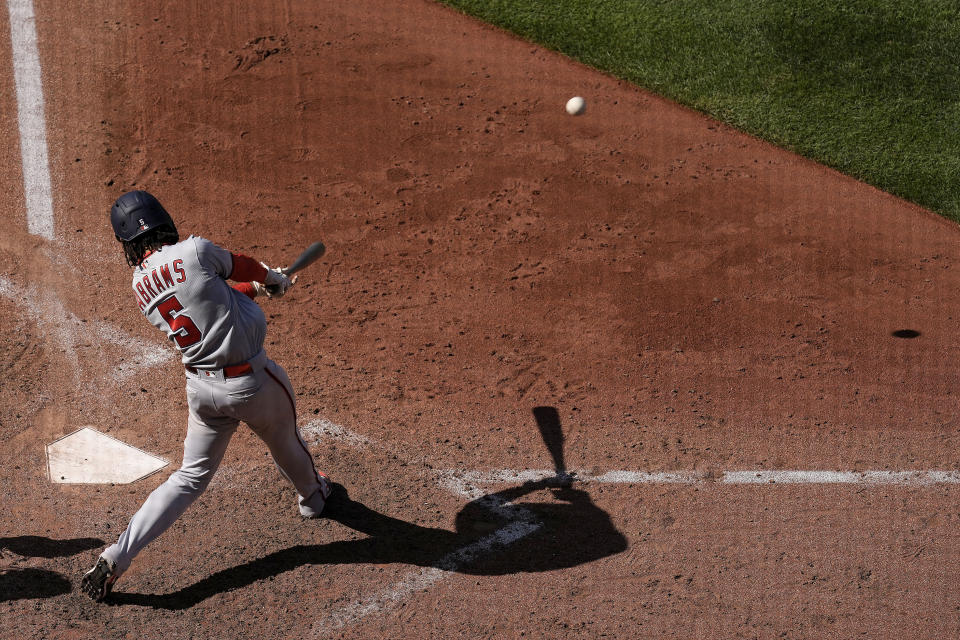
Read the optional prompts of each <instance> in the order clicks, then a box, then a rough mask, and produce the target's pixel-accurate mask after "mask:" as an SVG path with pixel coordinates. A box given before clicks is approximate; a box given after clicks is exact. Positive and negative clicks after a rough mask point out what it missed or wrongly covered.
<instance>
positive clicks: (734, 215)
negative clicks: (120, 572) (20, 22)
mask: <svg viewBox="0 0 960 640" xmlns="http://www.w3.org/2000/svg"><path fill="white" fill-rule="evenodd" d="M143 4H149V3H119V2H103V1H96V2H92V3H83V7H82V8H80V7H74V6H70V7H67V6H66V5H65V4H64V3H59V2H53V1H52V0H37V1H36V3H35V5H34V6H35V10H36V14H37V29H38V34H39V50H40V56H41V61H42V64H43V81H44V83H43V89H44V97H45V101H46V119H47V136H48V143H49V149H50V171H51V176H52V186H53V203H54V211H55V216H56V228H55V240H54V241H52V242H49V241H46V240H44V239H42V238H39V237H37V236H35V235H30V234H28V232H27V223H26V218H25V215H24V213H23V212H24V209H25V204H24V196H23V187H22V177H21V174H20V171H19V169H18V167H20V166H21V165H20V158H19V155H18V153H17V151H18V149H19V135H18V128H17V106H16V100H15V96H14V95H13V93H14V92H13V79H12V71H11V69H12V60H11V56H10V52H11V41H10V37H9V34H10V29H9V26H10V25H9V23H8V22H7V16H6V14H5V13H4V12H2V11H0V40H2V46H0V70H2V71H0V105H2V118H0V135H2V139H3V140H4V141H5V142H6V144H4V145H0V159H2V160H3V166H4V167H5V168H6V170H5V172H4V177H3V182H4V187H5V188H4V189H2V190H0V207H2V211H3V212H4V220H3V221H4V224H5V226H6V230H7V233H6V234H3V237H2V238H0V274H2V275H0V314H2V318H3V321H4V326H5V327H6V329H7V331H5V332H4V333H3V334H0V370H2V371H3V384H2V389H3V391H2V396H0V437H2V438H3V441H4V447H3V453H2V456H3V458H2V461H3V464H2V467H0V481H2V482H3V484H4V487H5V496H6V497H5V506H6V509H5V515H4V516H3V519H2V523H3V529H2V531H0V548H2V554H3V558H2V560H0V563H2V572H0V612H2V617H0V636H2V637H3V638H86V637H101V638H127V637H137V638H192V637H196V638H206V637H229V638H259V637H279V638H319V637H326V636H336V637H345V638H371V637H414V638H428V637H441V636H448V637H511V638H512V637H519V636H521V635H522V636H523V637H533V638H540V637H542V638H555V637H585V638H593V637H616V638H638V637H644V638H646V637H649V638H658V637H676V638H691V637H704V638H715V637H744V638H774V637H789V638H802V637H810V638H813V637H817V638H821V637H853V636H857V637H871V638H880V637H908V636H909V637H915V638H921V637H922V638H944V637H956V636H958V635H960V585H958V583H957V581H956V580H955V578H954V575H953V571H952V568H953V567H956V566H957V563H958V561H960V545H958V542H960V541H958V539H957V538H958V533H957V532H958V530H960V529H958V526H957V525H958V521H960V509H958V503H960V486H958V485H957V484H956V483H955V482H952V481H951V482H943V483H925V482H920V481H914V482H911V481H906V482H898V483H886V484H870V483H868V482H859V481H858V482H852V483H848V484H842V483H841V484H829V483H818V484H784V483H776V484H770V483H766V484H757V485H741V484H731V483H727V482H724V478H725V477H727V476H725V475H724V474H725V473H727V472H730V471H737V470H825V471H840V472H844V471H853V472H858V471H868V470H887V471H931V470H938V471H956V470H957V469H958V465H957V458H956V451H957V449H958V444H960V442H958V441H960V425H958V424H957V421H956V419H955V391H954V384H953V383H954V379H955V375H954V364H955V363H956V362H957V361H958V356H960V353H958V349H957V347H956V345H955V343H954V340H953V337H954V333H955V328H954V324H955V323H954V318H958V317H960V293H958V290H960V287H958V285H960V273H958V269H957V268H956V265H955V257H954V256H955V246H956V243H957V241H958V239H960V233H958V229H957V227H956V225H954V224H952V223H949V222H946V221H944V220H942V219H940V218H938V217H936V216H934V215H932V214H930V213H928V212H926V211H923V210H920V209H918V208H916V207H913V206H910V205H908V204H906V203H904V202H902V201H900V200H897V199H895V198H893V197H890V196H888V195H886V194H883V193H881V192H878V191H876V190H874V189H872V188H870V187H867V186H864V185H862V184H860V183H857V182H855V181H854V180H851V179H849V178H846V177H843V176H840V175H838V174H836V173H835V172H832V171H830V170H827V169H824V168H823V167H820V166H817V165H815V164H813V163H811V162H808V161H805V160H802V159H799V158H797V157H795V156H793V155H791V154H789V153H786V152H784V151H782V150H779V149H776V148H774V147H772V146H770V145H768V144H765V143H761V142H758V141H756V140H754V139H751V138H749V137H746V136H744V135H742V134H740V133H738V132H736V131H733V130H731V129H729V128H727V127H724V126H722V125H719V124H717V123H716V122H713V121H710V120H707V119H705V118H704V117H702V116H701V115H699V114H696V113H693V112H691V111H689V110H685V109H683V108H680V107H678V106H676V105H674V104H671V103H668V102H666V101H664V100H661V99H659V98H657V97H654V96H651V95H649V94H647V93H644V92H643V91H640V90H638V89H636V88H634V87H631V86H628V85H625V84H623V83H620V82H618V81H616V80H614V79H611V78H609V77H606V76H603V75H601V74H598V73H596V72H594V71H591V70H589V69H586V68H584V67H582V66H579V65H577V64H574V63H572V62H570V61H569V60H567V59H565V58H563V57H561V56H559V55H555V54H552V53H549V52H546V51H543V50H542V49H539V48H538V47H536V46H534V45H531V44H529V43H526V42H522V41H519V40H517V39H515V38H513V37H511V36H509V35H506V34H504V33H502V32H499V31H497V30H495V29H492V28H490V27H487V26H484V25H482V24H480V23H477V22H475V21H473V20H472V19H469V18H466V17H463V16H461V15H459V14H457V13H455V12H453V11H451V10H449V9H447V8H445V7H442V6H439V5H436V4H433V3H430V2H426V1H425V0H410V1H406V2H388V1H386V0H369V1H359V2H353V3H320V4H318V3H315V2H301V1H297V0H287V1H285V2H269V1H264V2H258V3H242V4H240V5H237V6H231V7H230V8H229V9H224V8H222V7H218V6H217V5H215V4H214V5H209V8H208V6H207V5H199V4H191V5H187V4H185V5H184V6H175V5H172V4H169V5H164V6H163V7H162V8H160V9H156V8H148V7H145V6H140V5H143ZM572 95H584V96H586V98H587V104H588V107H587V113H586V114H585V115H584V116H581V117H576V118H575V117H571V116H568V115H567V114H566V113H565V112H564V110H563V105H564V103H565V101H566V100H567V98H569V97H570V96H572ZM131 188H145V189H148V190H150V191H151V192H153V193H154V194H156V195H157V196H158V197H159V198H160V200H161V201H162V202H163V203H164V205H165V206H166V207H167V209H168V210H169V211H170V212H171V213H172V215H173V216H174V218H175V219H176V220H177V222H178V226H179V228H180V230H181V232H182V233H183V232H185V233H193V234H197V235H202V236H204V237H207V238H210V239H211V240H213V241H215V242H217V243H219V244H221V245H223V246H226V247H228V248H230V249H233V250H236V251H239V252H243V253H246V254H248V255H252V256H255V257H257V258H259V259H263V260H265V261H267V262H270V263H282V262H284V261H286V260H290V259H292V258H293V256H295V255H296V254H297V253H298V252H299V250H300V249H302V248H303V247H304V246H306V245H307V244H308V243H309V242H310V241H313V240H315V239H322V240H323V241H324V242H325V243H326V244H327V247H328V254H327V256H326V257H325V258H324V259H323V260H322V261H321V262H320V263H318V264H316V265H314V266H312V267H310V269H309V270H308V271H305V272H304V273H303V276H302V280H301V282H300V283H299V284H298V285H297V287H296V288H295V289H294V290H293V291H292V293H291V294H290V295H289V296H288V297H287V298H286V299H284V300H283V301H266V302H264V303H263V307H264V310H265V312H266V313H267V316H268V319H269V322H270V329H269V334H268V351H269V353H270V355H271V356H272V357H273V358H274V359H275V360H276V361H277V362H278V363H280V364H282V365H283V366H284V367H285V368H286V369H287V371H288V373H289V374H290V377H291V379H292V381H293V384H294V387H295V389H296V390H297V402H298V408H299V411H300V414H301V418H300V424H301V428H302V430H303V432H304V437H305V438H306V439H307V440H308V441H310V442H311V445H312V448H313V451H314V454H315V458H316V460H317V464H318V466H319V467H320V468H321V469H324V470H326V471H327V472H329V474H330V475H331V477H332V478H334V479H335V480H336V481H337V482H338V483H339V484H340V485H341V487H339V488H338V490H337V494H336V495H335V497H334V499H333V500H331V503H330V513H329V518H328V519H325V520H320V521H303V520H301V519H300V517H299V515H298V513H297V510H296V508H295V499H294V498H295V497H294V495H293V492H292V489H290V488H289V487H288V485H287V484H286V483H285V482H284V481H283V479H282V478H281V477H280V476H279V474H278V473H277V471H276V470H275V468H274V466H273V464H272V463H271V461H270V459H269V457H267V456H266V451H265V448H264V447H263V446H262V444H261V443H260V442H259V441H258V440H257V439H256V437H255V436H253V435H252V434H250V433H249V431H245V430H243V429H241V430H240V431H238V433H237V435H236V436H235V438H234V441H233V442H232V443H231V446H230V449H229V450H228V452H227V456H226V458H225V460H224V463H223V466H222V467H221V469H220V471H219V473H218V475H217V477H216V478H215V479H214V481H213V483H212V484H211V486H210V488H209V489H208V491H207V493H206V494H205V495H204V496H202V497H201V498H200V499H199V500H198V502H197V503H196V504H195V505H194V506H193V507H192V508H191V510H190V511H188V512H187V513H186V514H185V515H184V516H183V517H182V518H181V519H180V520H179V521H178V522H177V523H176V524H175V525H174V526H173V527H172V528H171V529H170V530H169V531H168V532H167V533H166V534H164V536H162V537H161V538H160V539H158V540H157V541H156V542H155V543H153V544H152V545H151V546H150V547H148V548H147V550H146V551H145V552H144V553H143V554H142V555H141V556H140V557H139V558H138V559H137V560H136V562H135V563H134V565H133V567H132V568H131V569H130V571H129V572H128V573H127V574H126V575H125V576H124V577H123V579H122V580H121V581H120V583H118V587H117V593H116V594H115V596H114V598H113V600H112V601H111V602H110V603H108V604H101V605H98V604H94V603H92V602H90V601H89V600H87V599H86V598H84V597H83V596H82V595H81V594H80V593H79V591H78V589H77V584H78V582H79V577H80V575H81V573H82V572H83V571H84V570H85V569H87V568H88V567H89V566H90V565H91V564H92V562H93V560H94V558H95V557H96V554H97V552H98V551H99V549H100V548H101V547H102V546H103V545H105V544H108V543H110V542H112V541H114V540H115V538H116V536H117V535H119V533H120V532H121V531H122V530H123V528H124V527H125V526H126V523H127V520H128V518H129V517H130V515H132V514H133V512H134V511H135V510H136V509H137V507H139V505H140V504H141V503H142V501H143V500H144V498H145V497H146V495H147V494H148V493H149V492H150V491H151V490H152V489H153V488H154V487H156V486H157V485H158V484H159V483H160V482H162V481H163V479H164V478H165V477H166V475H167V474H168V473H169V471H170V469H166V470H164V471H163V472H161V473H160V474H157V475H154V476H151V477H149V478H147V479H146V480H143V481H141V482H138V483H135V484H133V485H129V486H79V485H78V486H70V485H53V484H51V483H50V482H49V479H48V478H47V476H46V467H45V459H44V445H45V444H46V443H48V442H50V441H52V440H54V439H56V438H57V437H59V436H61V435H63V434H65V433H69V432H70V431H72V430H74V429H76V428H79V427H80V426H84V425H92V426H94V427H96V428H97V429H100V430H101V431H104V432H106V433H108V434H109V435H111V436H113V437H116V438H119V439H122V440H124V441H126V442H129V443H131V444H133V445H135V446H138V447H141V448H143V449H146V450H148V451H150V452H151V453H154V454H156V455H160V456H163V457H165V458H166V459H168V460H172V461H174V463H175V464H176V463H179V460H180V456H181V446H182V439H183V436H184V432H185V424H186V406H185V400H184V393H183V383H184V376H183V373H182V369H181V367H180V366H179V364H178V363H177V360H176V358H174V357H173V356H172V355H170V356H169V357H155V354H154V352H153V351H151V349H155V347H156V346H157V345H160V344H161V339H162V336H160V335H159V334H158V333H157V332H156V331H155V330H154V329H152V327H150V326H148V324H147V323H146V322H145V321H144V320H143V318H142V317H140V316H139V313H138V311H137V307H136V305H135V304H134V301H133V298H132V297H131V295H130V292H129V284H128V282H129V280H128V278H129V270H128V269H127V267H126V266H125V264H124V262H123V258H122V255H121V252H120V251H119V247H118V246H117V245H116V242H115V241H114V239H113V238H112V237H111V232H110V228H109V224H108V223H107V218H106V212H107V208H108V206H109V203H110V202H112V201H113V199H114V198H115V197H116V196H117V195H118V194H119V193H122V192H124V191H126V190H128V189H131ZM904 330H910V331H913V332H915V333H916V334H917V335H916V336H915V337H912V338H906V337H896V336H894V335H893V334H894V332H897V331H904ZM901 335H906V334H901ZM151 354H154V355H151ZM536 407H552V408H555V409H556V413H555V414H551V412H549V411H547V412H544V411H542V410H541V411H540V412H539V413H537V414H535V413H534V408H536ZM543 415H555V416H556V421H555V423H554V424H551V425H545V424H544V419H543ZM538 426H539V427H548V429H547V432H548V433H552V434H553V436H548V441H547V442H545V441H544V436H543V435H541V430H540V429H538ZM550 429H552V431H550ZM561 431H562V441H563V442H562V453H563V463H564V466H565V467H566V468H567V469H569V470H571V471H574V472H576V473H578V474H579V475H580V476H581V477H584V478H587V477H589V478H593V480H591V481H585V482H576V483H574V484H573V485H572V486H570V487H565V488H560V487H557V486H554V485H553V484H551V483H549V482H545V481H540V479H542V478H543V477H545V476H549V475H550V473H551V470H552V469H553V468H554V462H553V459H552V458H551V455H550V450H549V446H551V445H552V446H553V448H554V452H555V453H556V452H557V451H559V444H560V436H559V432H561ZM551 437H552V438H553V440H550V438H551ZM504 470H507V471H504ZM538 470H546V471H544V472H542V473H541V472H540V471H538ZM620 472H622V473H620ZM637 472H641V473H646V472H649V473H651V474H653V473H658V472H676V473H678V474H692V475H688V476H682V477H683V478H687V477H690V478H694V480H692V481H687V480H682V481H672V480H670V478H673V479H674V480H676V478H678V477H680V476H668V475H662V476H655V477H652V476H651V477H648V476H641V475H637ZM630 473H633V474H634V475H630ZM471 474H473V475H471ZM605 474H606V475H605ZM618 474H619V475H618ZM951 477H952V476H951ZM618 478H619V480H618ZM624 478H626V480H624ZM665 479H666V480H665Z"/></svg>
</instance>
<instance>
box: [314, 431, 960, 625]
mask: <svg viewBox="0 0 960 640" xmlns="http://www.w3.org/2000/svg"><path fill="white" fill-rule="evenodd" d="M301 433H302V434H303V435H304V436H305V437H306V438H307V439H309V440H311V441H313V442H315V443H318V442H322V441H324V440H335V441H337V442H339V443H341V444H346V445H348V446H351V447H354V448H356V449H364V450H373V451H379V452H381V453H385V454H390V455H391V456H396V457H397V459H400V460H404V461H406V462H407V463H408V465H409V464H410V463H421V464H423V463H425V462H426V459H425V458H424V457H423V456H422V455H420V454H408V453H406V452H404V451H402V450H401V449H400V448H398V447H396V446H393V445H390V444H387V443H383V442H380V441H378V440H375V439H373V438H370V437H368V436H365V435H362V434H359V433H356V432H354V431H351V430H350V429H347V428H346V427H343V426H341V425H337V424H335V423H333V422H331V421H329V420H326V419H319V420H314V421H312V422H310V423H309V424H307V425H305V426H303V427H301ZM423 469H424V471H423V473H424V474H427V475H431V476H432V477H433V478H434V479H435V480H436V481H437V483H438V485H439V486H440V488H442V489H444V490H446V491H448V492H450V493H452V494H454V495H456V496H458V497H460V498H462V499H464V500H468V501H472V500H478V499H484V498H485V497H486V498H487V499H488V500H489V502H488V504H487V507H488V508H489V509H491V510H492V511H494V512H495V513H497V514H498V515H500V516H502V517H504V518H506V519H507V520H508V524H506V525H504V526H503V527H501V528H500V529H498V530H497V531H494V532H493V533H491V534H489V535H487V536H485V537H483V538H481V539H479V540H477V541H475V542H473V543H471V544H469V545H466V546H464V547H461V548H460V549H457V550H455V551H453V552H450V553H448V554H447V555H445V556H443V557H442V558H440V559H439V560H438V561H437V562H436V563H435V566H432V567H424V568H421V569H418V570H414V571H411V572H409V573H407V574H406V575H405V576H404V577H403V578H402V579H401V580H399V581H398V582H395V583H394V584H392V585H389V586H388V587H386V588H384V589H381V590H379V591H377V592H376V593H373V594H371V595H368V596H365V597H363V598H361V599H358V600H355V601H354V602H351V603H349V604H347V605H345V606H343V607H340V608H339V609H336V610H334V611H332V612H331V613H330V614H329V615H328V616H327V617H326V618H324V619H322V620H317V621H316V622H314V624H313V626H312V631H313V634H314V635H315V636H318V637H319V636H321V635H323V634H326V633H329V632H330V631H335V630H337V629H342V628H344V627H346V626H349V625H350V624H353V623H356V622H358V621H360V620H361V619H363V618H365V617H367V616H370V615H374V614H379V613H384V612H386V611H388V610H389V609H391V608H393V607H395V606H397V605H398V604H399V603H401V602H404V601H405V600H407V599H409V598H410V597H412V596H413V595H414V594H416V593H418V592H422V591H424V590H426V589H428V588H429V587H431V586H433V585H435V584H437V583H438V582H440V581H442V580H444V579H446V578H447V577H449V576H450V575H452V574H454V573H455V572H457V571H458V570H459V569H461V568H463V567H466V566H467V565H469V564H471V563H474V562H476V561H477V560H479V559H480V558H482V557H484V556H487V555H491V554H493V553H496V552H497V551H499V550H502V549H503V548H504V547H506V546H508V545H511V544H514V543H516V542H518V541H520V540H522V539H523V538H525V537H527V536H529V535H531V534H533V533H534V532H536V531H537V530H539V529H540V528H541V527H542V526H543V523H542V522H540V521H538V520H537V519H536V517H535V516H534V515H533V514H532V513H531V512H530V511H529V510H527V509H524V508H523V507H521V506H519V505H516V504H513V503H510V502H507V501H505V500H503V499H500V498H499V497H498V496H496V495H490V494H489V493H488V492H487V491H485V490H484V488H483V487H490V486H494V485H503V484H514V485H522V484H524V483H528V482H533V483H536V482H542V483H544V485H545V486H549V484H550V481H551V480H557V481H564V482H568V481H573V482H577V483H584V484H590V483H597V484H622V485H701V484H710V483H712V484H722V485H773V486H775V485H847V486H850V485H854V486H901V487H929V486H933V485H953V484H960V471H946V470H924V471H887V470H868V471H827V470H736V471H723V472H719V473H717V472H713V473H709V472H707V473H705V472H698V471H630V470H614V471H606V472H604V473H599V474H597V473H593V472H592V471H589V470H579V471H569V472H564V474H563V475H560V474H558V472H557V471H556V470H549V469H498V470H490V471H465V470H462V469H447V470H440V471H435V470H431V469H430V468H429V467H427V466H426V465H424V467H423Z"/></svg>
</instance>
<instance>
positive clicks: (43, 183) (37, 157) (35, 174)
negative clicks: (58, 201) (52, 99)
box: [7, 0, 54, 240]
mask: <svg viewBox="0 0 960 640" xmlns="http://www.w3.org/2000/svg"><path fill="white" fill-rule="evenodd" d="M7 9H8V11H9V14H10V41H11V45H12V49H13V76H14V83H15V85H16V92H17V121H18V123H19V128H20V158H21V162H22V164H23V191H24V197H25V199H26V208H27V229H28V230H29V232H30V233H31V234H33V235H37V236H41V237H43V238H47V239H48V240H53V237H54V224H53V190H52V189H51V187H50V161H49V157H48V153H47V124H46V116H45V115H44V106H43V79H42V73H41V70H40V51H39V48H38V47H37V26H36V17H35V15H34V12H33V2H32V0H7Z"/></svg>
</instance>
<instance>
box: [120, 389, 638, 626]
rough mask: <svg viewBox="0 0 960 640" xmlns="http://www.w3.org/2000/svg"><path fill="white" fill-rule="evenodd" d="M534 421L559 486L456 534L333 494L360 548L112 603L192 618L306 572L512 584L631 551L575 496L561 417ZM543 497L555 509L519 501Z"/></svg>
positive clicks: (325, 550) (298, 555)
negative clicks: (373, 568) (370, 572)
mask: <svg viewBox="0 0 960 640" xmlns="http://www.w3.org/2000/svg"><path fill="white" fill-rule="evenodd" d="M533 415H534V418H535V419H536V422H537V427H538V429H539V430H540V434H541V436H542V437H543V441H544V444H546V446H547V451H548V452H549V454H550V457H551V458H552V459H553V462H554V468H555V470H556V472H557V473H556V476H554V477H552V478H547V479H545V480H541V481H540V482H527V483H525V484H523V485H521V486H519V487H513V488H510V489H505V490H503V491H498V492H497V493H491V494H488V495H484V496H481V497H479V498H477V499H476V500H473V501H471V502H470V503H469V504H467V506H465V507H464V508H463V509H462V510H461V511H460V512H459V513H458V514H457V517H456V531H448V530H446V529H436V528H431V527H423V526H420V525H418V524H413V523H412V522H406V521H404V520H400V519H398V518H393V517H391V516H388V515H385V514H382V513H379V512H377V511H374V510H373V509H371V508H369V507H367V506H366V505H364V504H363V503H361V502H357V501H356V500H352V499H351V498H350V496H349V495H347V490H346V489H345V488H344V487H343V486H341V485H339V484H334V485H333V493H332V494H331V496H330V499H329V500H328V501H327V507H326V509H325V510H324V513H323V515H324V517H325V518H327V519H329V520H333V521H336V522H339V523H340V524H342V525H344V526H346V527H349V528H351V529H354V530H355V531H359V532H361V533H365V534H367V536H368V537H367V538H363V539H361V540H345V541H341V542H332V543H330V544H321V545H298V546H296V547H290V548H288V549H283V550H282V551H277V552H275V553H271V554H270V555H268V556H264V557H262V558H258V559H256V560H253V561H251V562H247V563H246V564H242V565H239V566H236V567H231V568H229V569H224V570H223V571H218V572H217V573H215V574H213V575H211V576H209V577H207V578H204V579H203V580H201V581H199V582H197V583H196V584H193V585H191V586H189V587H186V588H184V589H181V590H180V591H177V592H174V593H170V594H165V595H150V594H137V593H119V592H114V593H113V594H112V595H111V596H110V598H109V600H108V602H111V603H114V604H135V605H141V606H146V607H154V608H157V609H188V608H190V607H192V606H194V605H195V604H197V603H199V602H202V601H204V600H206V599H207V598H209V597H211V596H214V595H216V594H218V593H223V592H225V591H232V590H234V589H239V588H241V587H246V586H248V585H251V584H253V583H255V582H259V581H261V580H265V579H268V578H271V577H273V576H276V575H279V574H281V573H284V572H287V571H292V570H293V569H296V568H297V567H301V566H304V565H310V564H313V565H323V564H364V563H374V564H392V563H403V564H410V565H414V566H419V567H435V568H438V569H443V570H446V571H456V572H459V573H466V574H471V575H505V574H511V573H529V572H538V571H553V570H556V569H566V568H569V567H575V566H577V565H581V564H584V563H587V562H591V561H593V560H598V559H600V558H605V557H607V556H611V555H614V554H617V553H620V552H622V551H625V550H626V549H627V540H626V538H624V537H623V535H622V534H621V533H620V532H619V531H617V529H616V527H614V526H613V522H612V521H611V520H610V516H609V515H607V513H606V512H605V511H603V510H602V509H600V508H599V507H597V506H596V505H595V504H593V501H592V500H591V499H590V495H589V494H588V493H587V492H586V491H583V490H581V489H577V488H576V487H574V482H575V479H574V477H573V476H572V475H570V474H569V473H567V471H566V467H565V465H564V459H563V431H562V429H561V427H560V418H559V414H558V413H557V410H556V409H555V408H553V407H535V408H534V409H533ZM538 491H550V492H552V497H553V501H552V502H531V503H523V504H518V503H517V501H518V500H520V499H521V498H523V497H524V496H528V495H530V494H533V493H535V492H538Z"/></svg>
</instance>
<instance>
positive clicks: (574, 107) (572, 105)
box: [567, 96, 587, 116]
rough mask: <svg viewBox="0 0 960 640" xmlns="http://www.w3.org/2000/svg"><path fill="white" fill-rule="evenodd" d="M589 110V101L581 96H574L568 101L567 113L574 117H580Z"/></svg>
mask: <svg viewBox="0 0 960 640" xmlns="http://www.w3.org/2000/svg"><path fill="white" fill-rule="evenodd" d="M586 110H587V101H586V100H584V99H583V98H581V97H580V96H573V97H572V98H570V99H569V100H567V113H569V114H570V115H572V116H579V115H581V114H582V113H583V112H584V111H586Z"/></svg>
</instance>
